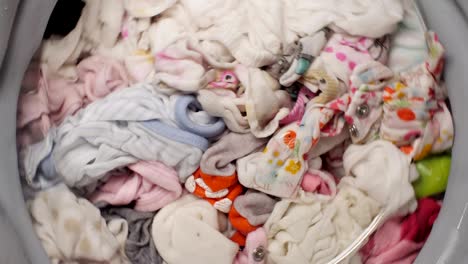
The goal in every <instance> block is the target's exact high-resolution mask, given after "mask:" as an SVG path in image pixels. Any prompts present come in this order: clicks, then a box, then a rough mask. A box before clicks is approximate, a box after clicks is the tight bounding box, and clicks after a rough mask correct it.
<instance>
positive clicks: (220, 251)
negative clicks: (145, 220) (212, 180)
mask: <svg viewBox="0 0 468 264" xmlns="http://www.w3.org/2000/svg"><path fill="white" fill-rule="evenodd" d="M224 217H225V216H224V215H222V214H221V213H218V211H217V210H216V209H215V208H214V207H212V206H211V204H210V203H208V202H207V201H205V200H200V199H197V198H196V197H194V196H192V195H185V196H182V198H180V199H178V200H177V201H175V202H173V203H171V204H169V205H167V206H165V207H164V208H163V209H161V210H160V211H159V212H158V213H157V214H156V216H155V217H154V221H153V226H152V236H153V240H154V244H155V245H156V249H157V250H158V252H159V254H160V255H161V256H162V257H163V259H164V260H165V261H166V262H168V263H171V264H179V263H181V264H182V263H194V264H204V263H220V264H223V263H226V264H231V263H233V261H234V258H235V257H236V254H237V252H238V250H239V247H238V246H237V244H235V243H234V242H232V241H230V240H229V239H228V238H226V237H225V236H223V234H221V233H220V231H221V220H222V218H224ZM224 220H225V219H224ZM213 249H215V250H213ZM208 251H209V252H208Z"/></svg>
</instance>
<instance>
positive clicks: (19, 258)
mask: <svg viewBox="0 0 468 264" xmlns="http://www.w3.org/2000/svg"><path fill="white" fill-rule="evenodd" d="M55 2H56V1H55V0H22V1H20V0H0V34H1V36H0V42H1V44H0V57H3V56H2V55H3V54H5V56H4V57H3V62H2V63H1V64H0V113H1V116H0V123H1V124H2V125H1V126H0V135H1V137H0V153H1V154H0V155H1V158H0V168H1V169H0V237H1V238H2V239H0V263H2V264H3V263H14V264H25V263H34V264H45V263H50V262H49V258H48V257H47V255H46V254H45V251H44V249H43V248H42V246H41V243H40V242H39V240H38V239H37V236H36V235H35V233H34V230H33V228H32V224H31V219H30V217H29V213H28V211H27V210H26V205H25V203H24V199H23V195H22V193H21V186H20V177H19V175H18V161H17V151H16V144H15V142H16V140H15V139H16V103H17V99H18V93H19V89H20V86H21V81H22V79H23V74H24V72H25V71H26V68H27V66H28V64H29V61H30V60H31V58H32V57H33V54H34V52H35V50H36V49H37V48H38V47H39V45H40V41H41V39H42V34H43V32H44V30H45V27H46V25H47V21H48V19H49V16H50V13H51V12H52V8H53V6H54V4H55ZM12 22H13V24H12ZM10 26H11V30H10ZM9 33H10V34H9ZM6 45H8V48H7V50H5V49H4V48H5V46H6Z"/></svg>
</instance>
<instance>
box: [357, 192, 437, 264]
mask: <svg viewBox="0 0 468 264" xmlns="http://www.w3.org/2000/svg"><path fill="white" fill-rule="evenodd" d="M439 211H440V204H439V202H437V201H435V200H432V199H429V198H424V199H421V200H419V201H418V209H417V210H416V211H415V212H414V213H412V214H410V215H409V216H406V217H404V218H402V217H397V218H395V219H391V220H389V221H387V222H386V223H385V224H384V225H383V226H381V227H380V228H379V229H378V230H377V231H376V232H375V234H373V235H372V236H371V238H370V240H369V241H368V242H367V244H366V245H365V246H364V247H363V248H362V249H361V251H360V255H361V259H362V260H363V263H365V264H377V263H378V264H411V263H413V262H414V260H415V259H416V257H417V255H418V253H419V251H420V250H421V248H422V247H423V246H424V242H425V241H426V239H427V238H428V236H429V233H430V232H431V229H432V226H433V224H434V221H435V219H436V218H437V215H438V214H439Z"/></svg>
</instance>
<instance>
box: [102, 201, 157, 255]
mask: <svg viewBox="0 0 468 264" xmlns="http://www.w3.org/2000/svg"><path fill="white" fill-rule="evenodd" d="M101 213H102V216H103V217H104V219H106V221H108V222H109V221H112V220H113V219H125V221H126V222H127V223H128V237H127V239H126V241H125V253H126V255H127V257H128V259H129V260H130V262H131V263H142V264H143V263H154V264H162V263H163V259H162V258H161V256H160V255H159V253H158V251H157V250H156V247H155V246H154V241H153V238H152V237H151V224H152V223H153V218H154V215H155V214H154V213H150V212H138V211H135V210H132V209H129V208H118V207H106V208H104V209H102V210H101Z"/></svg>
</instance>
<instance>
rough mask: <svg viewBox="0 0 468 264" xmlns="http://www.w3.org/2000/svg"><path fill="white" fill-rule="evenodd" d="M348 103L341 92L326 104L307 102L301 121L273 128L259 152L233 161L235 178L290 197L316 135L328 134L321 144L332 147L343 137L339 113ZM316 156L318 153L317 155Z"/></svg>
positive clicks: (305, 163) (302, 171)
mask: <svg viewBox="0 0 468 264" xmlns="http://www.w3.org/2000/svg"><path fill="white" fill-rule="evenodd" d="M348 104H349V96H347V95H344V96H342V97H340V98H338V99H335V100H333V101H331V102H329V103H328V104H326V105H323V104H314V102H313V101H311V102H309V103H308V104H307V108H308V110H307V114H306V115H304V118H303V120H302V122H301V124H297V123H291V124H289V125H287V126H284V127H283V128H281V129H280V130H278V131H277V132H276V135H275V136H274V137H273V138H271V139H270V141H269V142H268V144H267V146H266V148H265V149H264V151H263V152H258V153H253V154H251V155H249V156H246V157H244V158H241V159H239V160H238V161H237V171H238V175H239V181H240V182H241V184H242V185H244V186H246V187H249V188H253V189H257V190H259V191H262V192H265V193H268V194H271V195H274V196H278V197H286V198H287V197H293V196H294V195H295V194H296V191H297V189H298V187H299V184H300V182H301V179H302V176H303V175H304V173H305V172H306V171H307V169H308V164H307V163H308V160H309V158H314V157H315V156H316V155H313V157H311V156H309V152H311V151H314V147H317V148H319V149H320V148H321V147H319V146H320V145H321V144H320V142H321V141H320V140H319V139H320V138H321V137H322V138H324V137H331V138H333V140H331V142H328V141H325V144H324V145H325V146H326V147H327V148H329V149H331V148H333V146H334V145H333V144H330V143H332V142H333V141H334V139H335V138H337V139H339V140H337V141H336V142H334V144H335V145H337V144H339V143H341V142H342V141H343V140H345V138H346V137H347V134H345V133H342V132H343V128H344V123H345V121H344V119H343V116H342V115H341V114H340V113H342V112H343V111H344V109H346V107H347V105H348ZM317 156H318V155H317Z"/></svg>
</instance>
